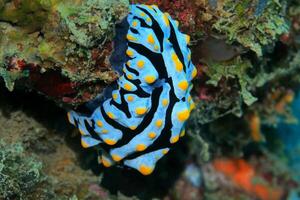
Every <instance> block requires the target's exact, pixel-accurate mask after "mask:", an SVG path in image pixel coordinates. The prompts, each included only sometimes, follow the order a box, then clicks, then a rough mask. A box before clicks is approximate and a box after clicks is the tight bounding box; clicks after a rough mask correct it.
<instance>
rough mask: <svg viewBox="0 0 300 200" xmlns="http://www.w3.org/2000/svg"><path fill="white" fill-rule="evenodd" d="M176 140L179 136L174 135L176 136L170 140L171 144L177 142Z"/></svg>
mask: <svg viewBox="0 0 300 200" xmlns="http://www.w3.org/2000/svg"><path fill="white" fill-rule="evenodd" d="M178 140H179V136H178V135H176V136H174V137H172V138H171V140H170V142H171V143H172V144H174V143H176V142H178Z"/></svg>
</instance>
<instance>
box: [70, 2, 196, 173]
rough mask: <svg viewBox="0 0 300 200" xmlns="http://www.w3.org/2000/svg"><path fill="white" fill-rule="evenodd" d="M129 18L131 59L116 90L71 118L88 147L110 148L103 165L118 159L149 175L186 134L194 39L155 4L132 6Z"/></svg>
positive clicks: (116, 161) (191, 104)
mask: <svg viewBox="0 0 300 200" xmlns="http://www.w3.org/2000/svg"><path fill="white" fill-rule="evenodd" d="M127 21H128V23H129V29H128V33H127V42H128V48H127V51H126V54H127V56H128V62H126V63H124V64H123V72H124V73H123V75H122V76H121V77H120V78H119V80H118V86H119V87H118V89H116V90H114V91H113V92H112V98H110V99H107V100H106V101H104V102H103V104H102V105H100V106H99V107H98V108H97V109H95V111H94V112H93V114H92V115H91V116H90V117H86V116H82V115H80V114H77V113H76V112H74V111H71V112H69V113H68V117H69V121H70V122H71V123H72V124H74V125H75V126H76V127H78V129H79V131H80V133H81V135H82V137H81V144H82V146H83V147H84V148H88V147H92V146H96V145H100V146H101V147H102V148H103V149H105V150H106V151H107V153H104V154H103V155H101V157H100V159H99V160H100V162H101V163H102V164H103V165H104V166H105V167H109V166H111V165H113V164H116V163H118V164H123V165H125V166H128V167H131V168H134V169H136V170H138V171H139V172H140V173H142V174H144V175H148V174H151V173H152V171H153V170H154V168H155V164H156V162H157V161H158V160H159V159H160V158H161V157H162V156H163V155H165V154H166V153H167V152H168V151H169V149H170V147H171V146H172V145H173V144H174V143H176V142H177V141H178V140H179V138H180V137H182V136H184V134H185V129H184V125H185V122H186V120H187V119H188V118H189V115H190V111H191V110H192V109H193V108H194V106H195V105H194V102H193V100H192V98H191V95H190V91H191V89H192V87H193V86H192V84H191V81H192V79H193V78H194V77H195V76H196V74H197V70H196V68H195V67H194V65H193V64H192V62H191V51H190V49H189V48H188V44H189V41H190V37H189V36H188V35H185V34H183V33H181V32H180V31H179V30H178V22H177V21H175V20H173V19H172V18H171V17H170V15H169V14H167V13H163V12H161V11H160V10H159V9H158V7H157V6H155V5H153V6H148V5H131V8H130V13H129V15H128V17H127Z"/></svg>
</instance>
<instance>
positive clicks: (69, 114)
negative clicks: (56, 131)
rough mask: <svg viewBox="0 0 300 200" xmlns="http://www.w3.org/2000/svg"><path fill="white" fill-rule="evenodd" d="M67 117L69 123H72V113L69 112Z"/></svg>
mask: <svg viewBox="0 0 300 200" xmlns="http://www.w3.org/2000/svg"><path fill="white" fill-rule="evenodd" d="M67 116H68V121H69V122H70V123H71V113H70V112H68V114H67Z"/></svg>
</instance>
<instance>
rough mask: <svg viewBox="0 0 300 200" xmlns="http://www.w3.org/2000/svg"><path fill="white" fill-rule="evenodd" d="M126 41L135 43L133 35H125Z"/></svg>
mask: <svg viewBox="0 0 300 200" xmlns="http://www.w3.org/2000/svg"><path fill="white" fill-rule="evenodd" d="M126 39H127V40H129V41H136V40H137V39H136V37H134V36H133V35H130V34H127V35H126Z"/></svg>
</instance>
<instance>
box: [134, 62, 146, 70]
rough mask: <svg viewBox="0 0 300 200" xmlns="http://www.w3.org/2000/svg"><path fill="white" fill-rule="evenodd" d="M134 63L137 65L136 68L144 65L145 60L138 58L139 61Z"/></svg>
mask: <svg viewBox="0 0 300 200" xmlns="http://www.w3.org/2000/svg"><path fill="white" fill-rule="evenodd" d="M136 65H137V66H138V68H140V69H141V68H143V67H144V65H145V62H144V61H143V60H139V61H137V63H136Z"/></svg>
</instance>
